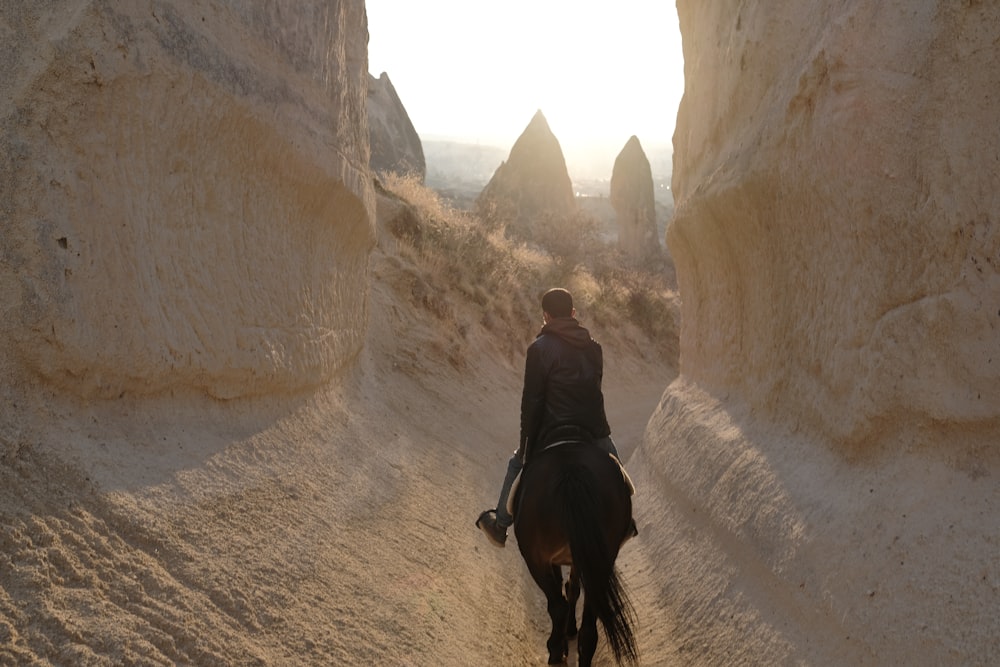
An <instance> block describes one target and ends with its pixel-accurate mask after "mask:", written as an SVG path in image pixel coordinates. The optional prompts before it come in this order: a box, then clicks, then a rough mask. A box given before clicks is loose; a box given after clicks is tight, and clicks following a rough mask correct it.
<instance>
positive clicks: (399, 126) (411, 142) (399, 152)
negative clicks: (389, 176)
mask: <svg viewBox="0 0 1000 667" xmlns="http://www.w3.org/2000/svg"><path fill="white" fill-rule="evenodd" d="M366 111H367V114H368V132H369V134H368V136H369V138H370V142H371V163H370V164H371V169H372V171H373V172H375V173H379V172H383V171H388V172H392V173H396V174H400V175H404V174H415V175H416V176H417V177H418V178H419V179H420V182H421V183H422V182H423V180H424V177H425V176H426V175H427V164H426V162H425V161H424V148H423V145H422V144H421V142H420V136H419V135H418V134H417V131H416V130H415V129H414V128H413V123H411V122H410V116H409V115H408V114H407V113H406V108H405V107H404V106H403V102H402V100H400V99H399V95H398V94H397V93H396V89H395V88H394V87H393V85H392V81H390V80H389V75H388V74H386V73H385V72H382V75H381V76H380V77H379V78H377V79H376V78H375V77H374V76H371V75H369V76H368V98H367V104H366Z"/></svg>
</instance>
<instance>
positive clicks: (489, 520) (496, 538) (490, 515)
mask: <svg viewBox="0 0 1000 667" xmlns="http://www.w3.org/2000/svg"><path fill="white" fill-rule="evenodd" d="M476 528H478V529H480V530H481V531H483V532H484V533H486V537H487V538H488V539H489V541H490V543H491V544H493V546H497V547H500V548H501V549H503V548H504V545H506V544H507V528H506V527H505V526H501V525H500V524H498V523H497V512H496V510H486V511H485V512H483V513H482V514H480V515H479V518H478V519H476Z"/></svg>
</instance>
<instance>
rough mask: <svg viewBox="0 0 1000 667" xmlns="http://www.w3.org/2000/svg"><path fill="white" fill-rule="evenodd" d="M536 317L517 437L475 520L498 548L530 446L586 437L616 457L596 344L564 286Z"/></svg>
mask: <svg viewBox="0 0 1000 667" xmlns="http://www.w3.org/2000/svg"><path fill="white" fill-rule="evenodd" d="M542 322H543V326H542V330H541V331H540V332H539V333H538V336H537V337H536V338H535V340H534V342H532V343H531V345H529V346H528V352H527V357H526V359H525V364H524V389H523V391H522V394H521V438H520V442H519V444H518V448H517V451H515V452H514V455H513V456H512V457H511V459H510V461H509V462H508V463H507V475H506V476H505V477H504V480H503V484H502V485H501V488H500V499H499V500H498V501H497V506H496V509H495V510H486V511H485V512H483V513H482V514H480V515H479V519H477V520H476V526H478V527H479V528H480V529H481V530H482V531H483V532H484V533H486V537H488V538H489V540H490V542H492V543H493V544H494V545H496V546H498V547H501V548H502V547H503V546H504V545H505V544H506V542H507V528H508V527H510V525H511V524H512V523H513V522H514V518H513V517H512V516H511V515H510V514H509V513H508V512H507V496H508V495H509V494H510V489H511V485H512V484H513V483H514V479H515V478H516V477H517V474H518V473H519V472H520V471H521V468H522V467H523V466H524V463H525V461H527V460H528V458H529V457H530V456H531V455H532V454H533V453H534V452H537V451H538V450H539V449H541V448H543V447H545V446H546V445H549V444H552V443H554V442H559V441H561V440H567V441H578V440H587V441H592V442H594V444H596V445H597V446H599V447H601V448H602V449H604V450H605V451H606V452H608V453H609V454H613V455H614V456H615V457H616V458H617V457H618V451H617V449H616V448H615V443H614V442H613V441H612V440H611V428H610V427H609V426H608V419H607V416H606V415H605V413H604V394H603V393H602V391H601V379H602V376H603V374H604V358H603V353H602V351H601V346H600V344H599V343H598V342H597V341H595V340H594V339H593V338H591V337H590V333H589V332H588V331H587V330H586V329H585V328H583V327H582V326H580V323H579V322H578V321H577V320H576V309H575V308H574V307H573V297H572V295H571V294H570V293H569V292H568V291H566V290H564V289H562V288H559V287H556V288H553V289H550V290H549V291H547V292H546V293H545V294H544V295H543V296H542Z"/></svg>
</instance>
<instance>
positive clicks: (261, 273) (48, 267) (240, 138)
mask: <svg viewBox="0 0 1000 667" xmlns="http://www.w3.org/2000/svg"><path fill="white" fill-rule="evenodd" d="M77 4H78V5H79V6H78V7H77V8H76V9H75V10H74V11H72V12H70V11H69V10H68V9H64V10H56V9H54V8H53V7H50V6H48V5H45V6H44V7H43V6H41V5H39V6H38V7H36V6H35V5H32V4H31V3H27V4H21V5H19V8H18V9H8V10H5V11H4V13H3V16H2V17H0V34H3V35H4V37H3V44H4V52H5V54H6V55H5V56H4V58H3V65H2V66H0V67H2V69H3V76H2V77H0V91H2V95H0V99H2V100H3V101H2V102H0V105H2V106H0V109H2V110H0V154H2V155H3V156H4V160H3V163H2V166H0V201H2V202H3V207H4V211H3V216H4V222H3V227H2V228H0V255H2V256H3V257H4V260H5V261H4V262H3V263H2V265H0V293H2V294H3V300H2V303H3V306H2V307H3V317H2V318H0V319H2V324H0V327H2V332H3V333H2V335H3V338H4V339H5V340H6V341H8V344H7V345H5V346H4V352H2V353H0V354H3V355H5V356H4V358H3V359H2V360H0V363H2V364H3V365H4V366H5V367H6V370H7V372H8V373H10V374H14V375H24V374H31V375H40V376H42V377H43V378H45V379H46V380H47V381H48V382H49V383H51V384H52V385H55V386H58V387H59V388H60V389H62V390H67V391H70V392H74V393H77V394H80V395H101V396H119V395H122V394H123V393H129V394H133V393H139V394H143V393H152V392H158V391H163V390H166V389H171V388H193V389H196V390H201V391H207V392H209V393H210V394H212V395H213V396H217V397H233V396H239V395H247V394H257V393H267V392H274V391H290V390H294V389H297V388H301V387H304V386H310V385H315V384H317V383H320V382H323V381H325V380H327V379H329V378H330V377H331V376H332V375H333V374H334V373H335V372H336V371H337V369H338V368H339V367H340V366H341V365H342V364H343V363H344V362H345V361H346V360H348V359H350V358H351V357H352V356H353V355H354V354H355V353H356V351H357V349H358V346H359V345H360V341H361V337H362V335H363V332H364V327H365V291H364V290H363V289H360V288H359V287H358V285H359V284H362V282H361V281H363V280H364V276H365V271H366V263H367V255H368V252H369V250H370V248H371V246H372V243H373V234H374V232H373V224H372V208H373V193H372V191H371V186H370V183H369V179H368V148H367V146H368V131H367V127H366V126H365V124H364V122H363V120H362V119H363V118H364V104H365V99H364V95H365V79H364V77H365V76H367V73H366V71H365V70H366V68H367V57H366V48H367V27H366V22H365V11H364V6H363V5H362V4H361V3H356V2H338V1H335V2H322V3H318V2H309V3H297V4H295V6H294V9H290V8H288V7H286V6H285V5H284V4H282V3H276V2H265V3H256V4H253V5H252V6H251V5H249V4H247V3H242V2H207V1H194V2H189V1H184V2H172V1H166V2H160V1H158V2H151V1H142V0H136V1H135V2H128V3H101V2H92V3H90V2H88V3H82V4H80V3H77ZM333 53H338V54H340V55H339V57H329V54H333Z"/></svg>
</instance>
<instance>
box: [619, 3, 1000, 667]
mask: <svg viewBox="0 0 1000 667" xmlns="http://www.w3.org/2000/svg"><path fill="white" fill-rule="evenodd" d="M678 12H679V15H680V21H681V30H682V34H683V38H684V53H685V59H686V60H685V78H686V89H685V94H684V98H683V102H682V104H681V108H680V111H679V114H678V124H677V129H676V132H675V135H674V143H675V153H674V172H673V191H674V196H675V199H676V213H675V217H674V219H673V221H672V223H671V224H670V226H669V229H668V232H667V241H668V245H669V247H670V251H671V253H672V255H673V257H674V260H675V262H676V266H677V275H678V284H679V289H680V293H681V295H682V304H683V305H682V331H681V343H680V344H681V378H680V379H679V380H678V381H676V382H675V383H674V384H673V385H672V386H671V387H670V389H669V390H668V392H667V394H666V396H665V397H664V402H663V403H662V404H661V406H660V410H659V412H658V414H657V415H656V416H655V417H654V419H653V421H652V422H651V424H650V430H649V431H648V433H647V441H646V443H645V445H644V447H643V449H642V451H641V452H640V453H639V455H638V456H636V457H634V458H633V461H632V465H633V468H636V469H640V470H641V471H642V473H641V479H640V480H638V484H639V487H640V489H643V488H644V489H646V491H645V493H646V494H647V495H646V496H645V499H644V502H645V503H646V507H648V508H649V509H648V510H647V513H646V517H647V521H648V522H649V525H648V526H647V530H646V531H645V534H646V535H649V534H650V533H655V534H656V537H653V538H652V540H655V542H656V544H655V545H653V544H650V547H651V548H650V555H649V557H650V559H651V560H652V561H653V562H660V563H668V564H669V565H668V569H667V571H664V572H663V573H662V574H663V577H664V581H663V582H661V583H660V584H659V586H661V590H662V591H663V593H664V599H665V600H669V603H666V606H668V607H669V608H670V609H671V610H672V612H673V613H676V614H677V618H678V620H677V621H676V624H677V625H676V634H675V637H676V638H677V639H678V640H679V641H681V642H682V644H683V646H684V647H685V648H686V650H687V651H688V652H685V654H684V655H685V656H686V659H687V660H688V661H690V662H691V663H706V664H719V663H723V662H726V663H736V662H741V661H746V662H752V663H755V664H764V663H784V664H787V663H799V662H805V663H807V664H946V663H952V664H955V663H961V664H987V663H989V662H991V661H992V660H993V659H995V656H996V655H997V654H998V653H1000V644H998V641H1000V640H998V637H1000V621H998V617H997V615H996V613H995V611H996V608H997V601H998V599H1000V597H998V596H1000V593H998V591H1000V561H998V560H997V556H996V554H997V541H998V536H1000V518H998V514H997V512H996V506H997V502H998V501H1000V496H998V486H997V481H996V480H997V478H998V475H1000V451H998V446H997V443H998V442H1000V198H998V196H997V195H996V192H995V190H996V188H995V187H994V181H995V178H996V160H997V155H998V154H1000V135H998V134H997V133H996V132H995V131H994V129H993V128H995V127H996V126H997V125H998V121H1000V107H998V106H997V105H996V104H995V100H993V99H992V95H993V93H992V92H991V91H995V90H997V89H998V87H1000V61H998V58H1000V56H998V52H997V50H996V48H995V42H996V30H995V26H996V25H998V24H1000V8H998V7H997V6H996V5H994V4H991V3H980V2H966V3H951V2H923V3H916V4H915V3H912V2H905V1H901V0H895V1H891V2H875V1H866V2H854V3H847V4H845V3H839V2H827V1H826V0H811V1H809V2H789V1H781V2H774V3H766V4H760V3H758V4H756V5H753V6H750V5H747V4H746V3H741V2H736V1H735V0H734V1H732V2H721V3H704V2H696V1H693V0H691V1H682V2H679V3H678ZM664 511H665V512H666V515H663V514H660V512H664ZM706 519H707V520H708V525H707V527H706V526H705V524H704V523H703V522H705V521H706ZM696 526H697V528H696ZM642 528H643V526H642V525H641V524H640V530H642ZM720 637H724V638H725V641H722V642H718V638H720Z"/></svg>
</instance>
